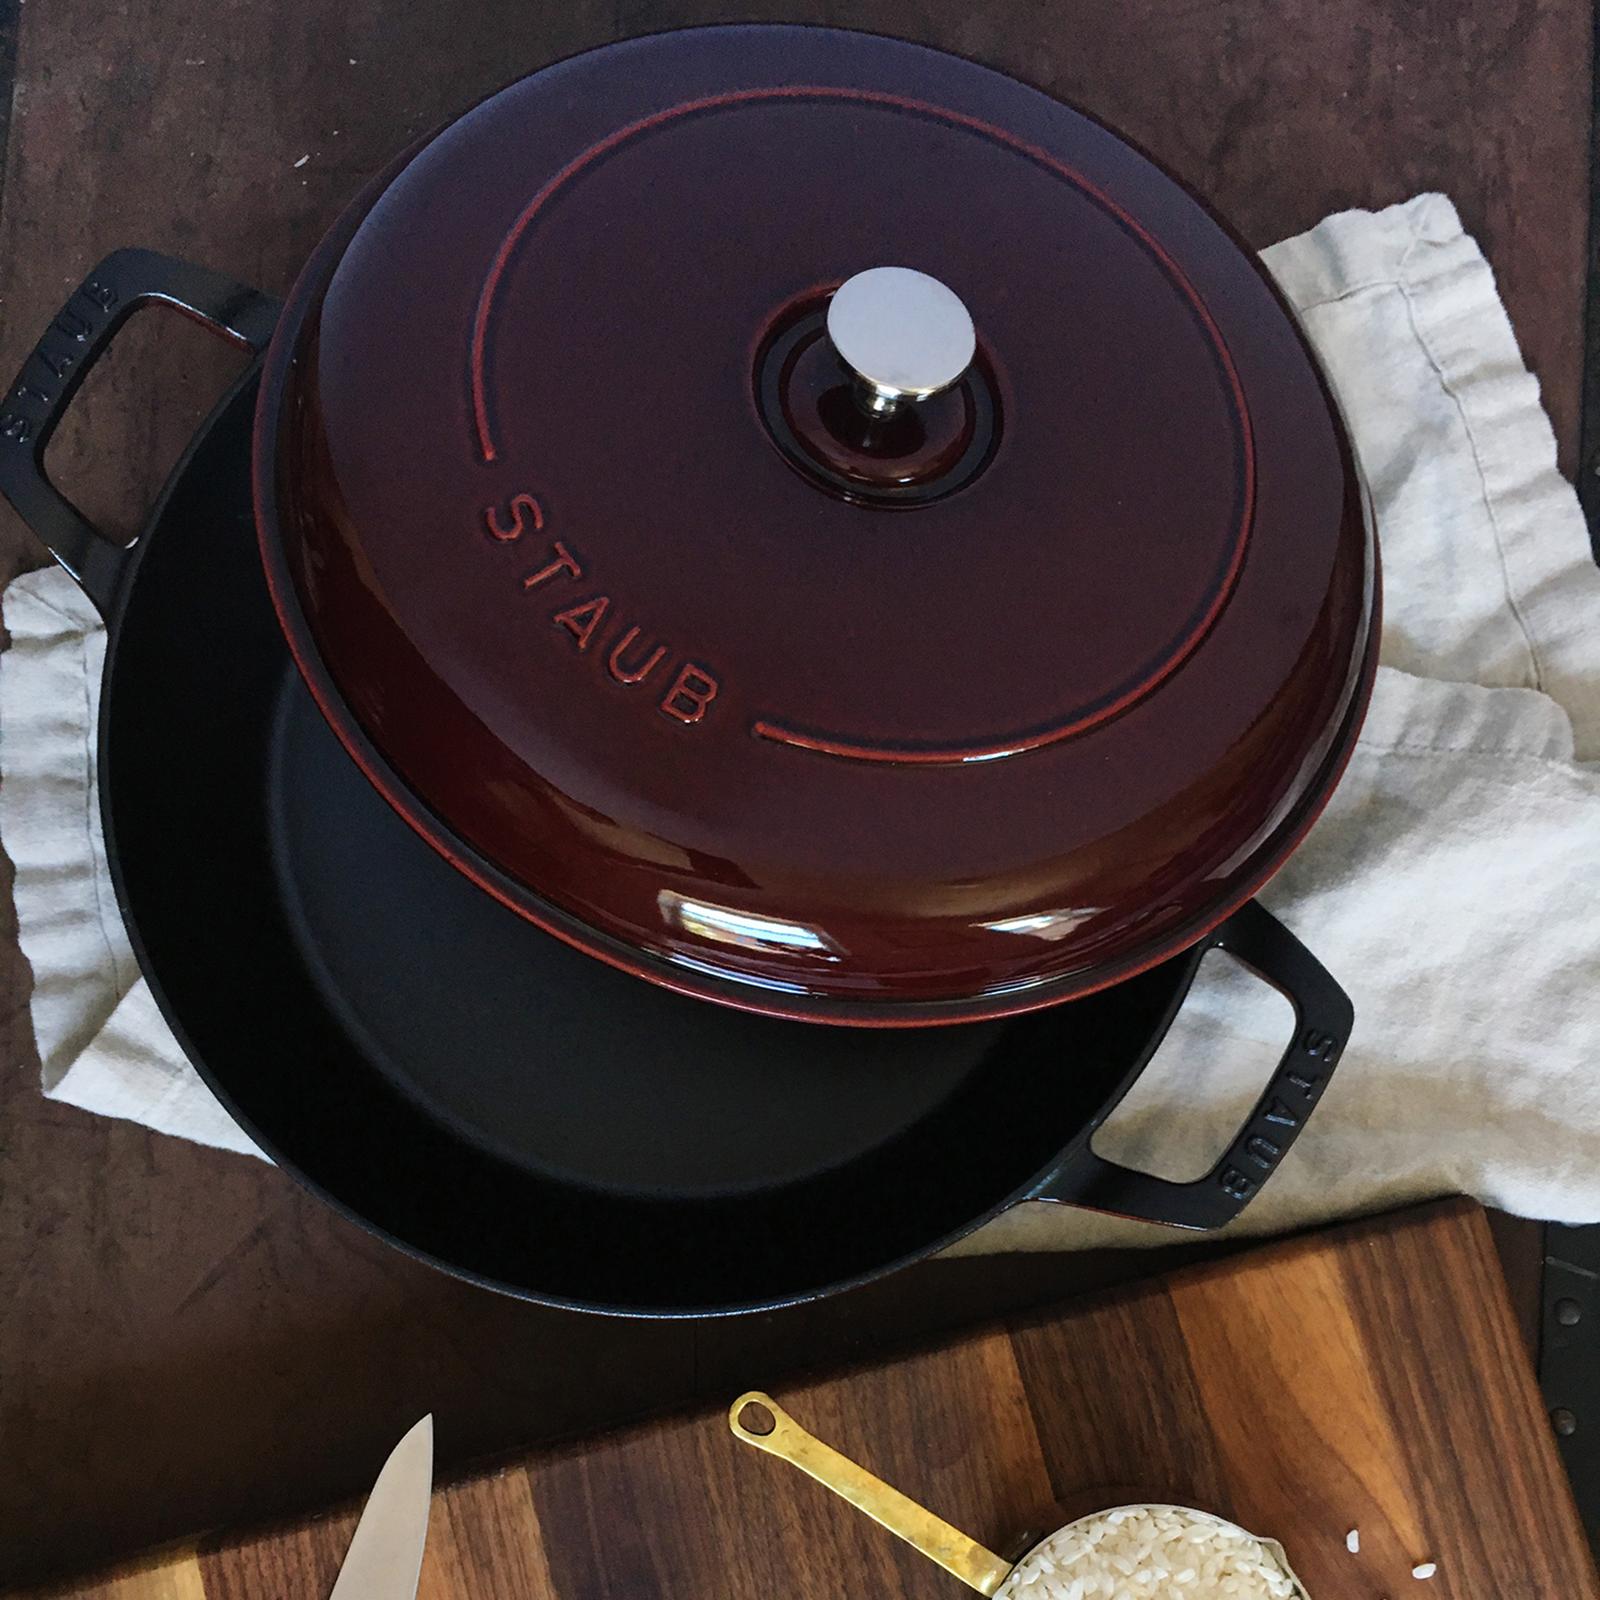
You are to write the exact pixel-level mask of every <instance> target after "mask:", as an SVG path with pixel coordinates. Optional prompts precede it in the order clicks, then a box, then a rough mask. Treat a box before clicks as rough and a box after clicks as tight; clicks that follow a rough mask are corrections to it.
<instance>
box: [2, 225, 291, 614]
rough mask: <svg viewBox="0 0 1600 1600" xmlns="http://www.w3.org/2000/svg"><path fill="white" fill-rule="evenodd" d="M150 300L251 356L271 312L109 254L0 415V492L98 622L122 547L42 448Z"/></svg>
mask: <svg viewBox="0 0 1600 1600" xmlns="http://www.w3.org/2000/svg"><path fill="white" fill-rule="evenodd" d="M150 301H161V302H164V303H165V304H167V305H170V306H172V307H174V308H175V309H176V310H178V311H182V312H184V313H186V314H187V315H188V316H191V317H193V318H194V319H195V320H196V321H198V322H202V323H204V324H205V325H206V326H207V327H208V328H211V329H213V330H215V331H216V332H217V333H220V334H222V335H223V336H224V337H225V338H228V339H231V340H233V341H234V343H236V344H241V345H244V346H245V347H246V348H247V349H249V350H251V351H253V352H255V353H256V354H258V355H259V354H260V353H261V351H263V350H264V349H266V347H267V341H268V340H269V339H270V338H271V337H272V329H273V324H274V323H275V322H276V321H277V319H278V311H279V305H278V302H277V301H276V300H274V299H272V297H271V296H270V295H264V294H262V293H261V292H260V291H259V290H256V289H250V288H247V287H246V286H245V285H244V284H241V283H235V282H234V281H233V279H232V278H225V277H223V276H222V274H221V273H217V272H211V271H209V270H208V269H207V268H205V267H197V266H194V265H192V264H191V263H189V262H187V261H179V260H176V259H175V258H174V257H172V256H164V255H159V254H158V253H157V252H156V251H154V250H116V251H113V252H112V254H110V255H108V256H107V257H106V258H105V260H104V261H102V262H101V263H100V265H99V266H97V267H96V268H95V269H94V271H93V272H91V273H90V274H89V276H88V277H86V278H85V279H84V280H83V282H82V283H80V284H79V285H78V287H77V288H76V289H74V290H73V291H72V293H71V294H70V295H69V296H68V297H67V303H66V304H65V305H64V306H62V308H61V310H60V312H59V313H58V315H57V316H56V318H55V320H54V321H53V322H52V323H51V324H50V326H49V327H48V328H46V329H45V331H44V335H43V337H42V338H41V339H40V340H39V342H38V344H36V345H35V346H34V348H33V350H32V351H31V352H30V353H29V355H28V358H27V359H26V360H25V361H24V362H23V363H22V370H21V371H20V372H19V373H18V374H17V379H16V382H15V383H14V384H12V386H11V391H10V393H9V394H8V395H7V396H6V400H5V409H4V411H0V494H3V495H4V496H5V497H6V499H7V500H9V501H10V502H11V504H12V505H13V506H14V507H16V509H17V511H18V513H19V514H20V515H21V516H22V518H23V520H24V521H25V522H26V523H27V524H28V526H29V527H30V528H31V529H32V530H33V531H34V533H35V534H37V535H38V537H39V538H40V539H41V540H42V541H43V542H44V544H45V546H46V547H47V548H48V549H49V551H50V554H51V555H53V556H54V557H55V558H56V560H57V561H59V562H60V563H61V565H62V566H63V567H65V568H66V569H67V571H68V572H70V573H71V574H72V576H73V577H74V578H76V579H77V581H78V583H79V585H80V586H81V587H82V588H83V590H84V592H85V593H86V594H87V595H88V596H89V598H90V599H91V600H92V601H94V603H95V605H96V607H97V608H98V609H99V611H100V614H101V615H102V616H105V615H107V614H108V613H109V611H110V608H111V604H112V601H113V600H114V599H115V596H116V592H117V585H118V583H119V582H120V580H121V575H122V572H123V569H124V568H125V566H126V564H127V561H128V555H129V551H130V549H131V546H123V545H118V544H116V543H114V542H112V541H111V540H109V539H107V538H106V537H105V536H104V535H103V534H101V533H100V532H99V531H98V530H97V529H96V528H95V526H94V525H93V524H92V523H91V522H90V521H89V520H88V518H87V517H85V516H84V515H83V513H82V512H81V511H79V510H78V508H77V507H76V506H75V505H73V504H72V502H71V501H70V500H68V499H67V497H66V496H65V495H64V494H62V493H61V491H60V490H59V489H57V488H56V486H55V485H54V484H53V483H51V481H50V479H49V476H48V475H47V474H46V472H45V468H44V452H45V447H46V446H47V445H48V444H49V443H50V436H51V434H53V433H54V432H55V430H56V427H57V425H58V424H59V423H60V421H61V418H62V417H63V416H64V415H65V414H66V409H67V407H68V406H69V405H70V404H71V403H72V397H73V395H74V394H76V393H77V390H78V385H79V384H80V383H82V382H83V380H84V378H85V377H86V376H87V374H88V372H89V369H90V368H91V367H92V366H93V365H94V363H95V361H96V360H97V359H98V358H99V356H100V355H101V354H103V353H104V351H105V349H106V347H107V346H108V345H109V344H110V343H111V340H112V338H113V337H114V336H115V334H116V332H117V330H118V329H119V328H120V327H121V326H122V324H123V323H124V322H126V321H127V319H128V317H129V316H130V315H131V314H132V313H133V312H134V311H136V310H137V309H138V308H139V307H140V306H141V305H144V304H146V303H148V302H150Z"/></svg>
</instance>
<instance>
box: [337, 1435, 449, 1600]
mask: <svg viewBox="0 0 1600 1600" xmlns="http://www.w3.org/2000/svg"><path fill="white" fill-rule="evenodd" d="M432 1498H433V1415H432V1413H431V1412H430V1413H429V1414H428V1415H427V1416H425V1417H424V1418H423V1419H422V1421H421V1422H419V1423H417V1425H416V1426H415V1427H414V1428H412V1430H411V1431H410V1432H409V1433H408V1434H407V1435H406V1436H405V1438H403V1439H402V1440H401V1441H400V1443H399V1444H397V1445H396V1446H395V1447H394V1449H393V1450H392V1451H390V1452H389V1459H388V1460H387V1461H385V1462H384V1464H383V1470H382V1471H381V1472H380V1473H379V1474H378V1481H377V1482H376V1483H375V1484H373V1486H372V1493H371V1494H369V1495H368V1496H367V1503H366V1505H365V1507H364V1508H363V1509H362V1512H361V1520H360V1521H359V1522H358V1523H357V1524H356V1531H355V1534H354V1536H353V1537H352V1538H351V1540H350V1548H349V1550H348V1551H347V1552H346V1553H345V1558H344V1565H343V1566H342V1567H340V1568H339V1576H338V1578H336V1579H335V1580H334V1585H333V1593H332V1594H331V1595H330V1596H329V1597H328V1600H416V1593H417V1580H418V1578H419V1577H420V1576H421V1574H422V1547H423V1545H424V1543H425V1542H426V1541H427V1537H428V1505H429V1502H430V1501H431V1500H432Z"/></svg>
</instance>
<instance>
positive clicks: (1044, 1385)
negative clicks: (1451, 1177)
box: [40, 1202, 1600, 1600]
mask: <svg viewBox="0 0 1600 1600" xmlns="http://www.w3.org/2000/svg"><path fill="white" fill-rule="evenodd" d="M529 1359H530V1360H537V1359H538V1352H537V1351H530V1352H529ZM748 1376H749V1382H750V1384H751V1386H752V1387H767V1388H770V1389H772V1391H773V1392H774V1393H775V1394H776V1396H777V1397H778V1398H779V1399H780V1400H781V1401H782V1402H783V1404H784V1405H785V1406H786V1407H787V1408H788V1409H789V1410H790V1411H791V1412H792V1413H793V1415H794V1416H795V1417H796V1419H797V1420H799V1421H800V1422H801V1423H802V1424H803V1425H805V1426H807V1427H809V1428H811V1429H812V1430H813V1431H814V1432H816V1433H818V1434H820V1435H821V1436H822V1437H823V1438H825V1439H827V1440H828V1441H829V1442H831V1443H833V1444H834V1445H836V1446H837V1447H839V1448H840V1449H842V1450H844V1451H845V1452H846V1453H847V1454H850V1455H853V1456H854V1457H856V1459H858V1460H859V1461H861V1462H863V1463H864V1464H865V1465H867V1466H868V1467H870V1468H871V1469H872V1470H873V1471H875V1472H878V1473H879V1474H881V1475H882V1476H884V1477H885V1478H887V1479H889V1480H890V1481H891V1482H893V1483H895V1484H897V1485H898V1486H899V1487H901V1488H902V1489H904V1490H906V1491H907V1492H908V1493H909V1494H911V1495H913V1496H915V1497H916V1498H917V1499H919V1500H921V1501H923V1502H924V1503H925V1504H927V1505H929V1506H930V1507H932V1508H934V1509H935V1510H937V1511H939V1512H940V1513H941V1514H942V1515H944V1516H946V1517H948V1518H949V1519H950V1520H951V1521H953V1522H955V1523H956V1524H957V1525H958V1526H960V1527H963V1528H965V1529H966V1530H967V1531H969V1532H970V1533H972V1534H974V1535H976V1536H977V1537H978V1538H979V1539H981V1540H983V1541H984V1542H986V1543H988V1544H990V1545H991V1547H993V1548H996V1549H1002V1550H1003V1549H1005V1548H1006V1546H1007V1545H1008V1543H1010V1542H1011V1541H1012V1539H1013V1538H1014V1536H1015V1535H1016V1534H1017V1533H1018V1531H1019V1530H1022V1529H1025V1528H1033V1527H1037V1526H1038V1525H1039V1521H1040V1516H1041V1512H1042V1511H1043V1510H1044V1508H1046V1507H1048V1506H1049V1505H1050V1504H1051V1503H1053V1502H1056V1501H1058V1500H1065V1501H1069V1502H1073V1501H1080V1500H1081V1499H1082V1498H1083V1496H1084V1495H1085V1494H1086V1493H1087V1494H1088V1495H1089V1496H1090V1498H1091V1499H1092V1498H1093V1495H1094V1492H1095V1490H1096V1489H1097V1488H1098V1487H1099V1486H1105V1485H1128V1486H1136V1487H1138V1488H1141V1489H1142V1490H1144V1491H1145V1493H1146V1495H1147V1496H1149V1497H1164V1498H1169V1499H1172V1500H1174V1501H1178V1502H1182V1503H1184V1504H1190V1505H1196V1506H1203V1507H1208V1508H1211V1509H1214V1510H1217V1511H1220V1512H1222V1513H1224V1514H1225V1515H1228V1516H1231V1517H1233V1518H1235V1519H1236V1520H1237V1521H1239V1522H1242V1523H1243V1524H1245V1525H1246V1526H1247V1527H1249V1528H1252V1529H1254V1530H1255V1531H1257V1532H1260V1533H1264V1534H1270V1535H1272V1536H1274V1537H1277V1538H1279V1539H1281V1540H1282V1541H1283V1543H1284V1544H1285V1545H1286V1546H1287V1547H1288V1551H1289V1555H1290V1559H1291V1560H1292V1561H1293V1563H1294V1565H1295V1567H1296V1569H1297V1571H1298V1572H1299V1575H1300V1577H1301V1579H1302V1581H1303V1582H1304V1583H1305V1584H1306V1586H1307V1588H1308V1590H1309V1591H1310V1593H1311V1595H1312V1596H1313V1597H1314V1600H1382V1597H1388V1600H1409V1597H1412V1596H1414V1597H1415V1600H1586V1597H1600V1583H1597V1580H1596V1574H1595V1568H1594V1564H1593V1561H1592V1559H1591V1557H1590V1554H1589V1548H1588V1545H1587V1542H1586V1541H1585V1538H1584V1534H1583V1530H1582V1528H1581V1527H1580V1525H1579V1522H1578V1518H1577V1514H1576V1512H1575V1511H1574V1509H1573V1504H1572V1497H1571V1494H1570V1491H1569V1489H1568V1486H1567V1483H1566V1479H1565V1477H1564V1476H1563V1473H1562V1469H1561V1465H1560V1462H1559V1460H1558V1459H1557V1455H1556V1451H1555V1447H1554V1443H1553V1441H1552V1439H1551V1436H1550V1429H1549V1424H1548V1422H1547V1420H1546V1418H1545V1415H1544V1410H1543V1407H1542V1405H1541V1403H1540V1399H1539V1394H1538V1390H1537V1388H1536V1387H1535V1384H1534V1379H1533V1373H1532V1371H1531V1370H1530V1367H1529V1364H1528V1360H1527V1357H1526V1355H1525V1354H1524V1351H1523V1348H1522V1345H1521V1344H1520V1342H1519V1339H1518V1336H1517V1330H1516V1327H1515V1325H1514V1321H1513V1317H1512V1313H1511V1308H1510V1305H1509V1303H1508V1301H1507V1299H1506V1294H1505V1288H1504V1284H1503V1283H1502V1281H1501V1277H1500V1268H1499V1264H1498V1262H1497V1260H1496V1258H1495V1254H1494V1250H1493V1247H1492V1245H1491V1242H1490V1237H1489V1230H1488V1226H1487V1223H1486V1222H1485V1220H1484V1217H1483V1213H1482V1212H1481V1211H1480V1210H1479V1209H1478V1208H1477V1207H1475V1206H1472V1205H1469V1204H1467V1203H1465V1202H1451V1203H1449V1204H1447V1205H1444V1206H1433V1207H1428V1208H1426V1209H1425V1210H1421V1211H1413V1212H1408V1213H1402V1214H1400V1215H1399V1216H1397V1217H1394V1218H1390V1219H1380V1220H1378V1221H1375V1222H1371V1223H1362V1224H1357V1225H1354V1226H1350V1227H1345V1228H1340V1229H1335V1230H1332V1231H1330V1232H1327V1233H1323V1234H1319V1235H1315V1236H1312V1237H1310V1238H1308V1239H1304V1240H1300V1241H1295V1242H1291V1243H1288V1244H1283V1245H1273V1246H1268V1247H1265V1248H1262V1249H1260V1250H1256V1251H1253V1252H1250V1253H1248V1254H1244V1255H1239V1256H1235V1257H1233V1258H1231V1259H1229V1260H1227V1261H1224V1262H1221V1263H1217V1264H1214V1265H1211V1266H1207V1267H1202V1268H1196V1269H1190V1270H1185V1271H1183V1272H1180V1273H1177V1274H1175V1275H1173V1276H1171V1277H1169V1278H1166V1279H1163V1280H1158V1281H1156V1282H1154V1283H1152V1284H1147V1285H1143V1286H1141V1287H1140V1288H1138V1289H1137V1290H1134V1291H1131V1292H1124V1293H1121V1294H1118V1295H1116V1296H1114V1297H1111V1298H1107V1299H1104V1300H1101V1301H1098V1302H1094V1303H1090V1304H1084V1305H1078V1306H1075V1307H1071V1308H1067V1309H1065V1310H1062V1311H1059V1312H1057V1313H1054V1314H1051V1315H1049V1316H1045V1317H1042V1318H1037V1319H1034V1320H1030V1321H1026V1322H1019V1323H1016V1324H1013V1325H1011V1326H1008V1327H1006V1328H1002V1329H998V1330H991V1331H987V1332H981V1333H976V1334H972V1335H968V1336H966V1337H964V1338H961V1339H959V1340H957V1341H955V1342H953V1343H949V1344H945V1345H942V1346H940V1347H939V1348H937V1349H932V1350H928V1351H925V1352H923V1353H920V1354H916V1355H913V1356H910V1357H908V1358H904V1359H901V1360H898V1361H895V1362H891V1363H885V1364H883V1365H881V1366H875V1367H869V1368H865V1369H862V1370H859V1371H856V1372H853V1373H849V1374H846V1375H844V1376H841V1377H833V1378H828V1379H823V1380H819V1381H805V1382H798V1383H791V1384H775V1383H772V1382H771V1381H770V1375H769V1374H764V1373H751V1374H749V1375H748ZM732 1398H733V1396H732V1395H731V1394H730V1395H729V1396H727V1399H728V1400H731V1399H732ZM443 1421H444V1422H446V1423H447V1421H448V1419H443ZM379 1465H380V1463H379V1462H377V1461H374V1462H373V1464H372V1466H373V1473H374V1475H376V1473H377V1469H378V1466H379ZM355 1515H356V1512H355V1509H354V1508H352V1509H350V1510H347V1511H344V1512H341V1513H339V1514H336V1515H332V1516H328V1517H325V1518H322V1519H319V1520H317V1521H315V1522H312V1523H309V1524H307V1525H304V1526H300V1527H292V1528H286V1529H280V1530H277V1531H272V1532H268V1533H264V1534H257V1535H255V1536H250V1537H242V1538H232V1537H229V1538H216V1539H208V1540H203V1541H201V1542H200V1543H199V1544H198V1545H196V1546H194V1547H190V1548H188V1549H185V1550H180V1551H175V1552H172V1553H170V1554H169V1555H168V1556H166V1557H165V1558H158V1559H157V1560H156V1561H154V1562H153V1563H151V1564H147V1565H146V1566H144V1567H142V1568H137V1569H125V1570H124V1571H123V1572H122V1573H120V1574H118V1575H114V1576H111V1577H108V1578H103V1579H101V1580H100V1581H98V1582H95V1583H90V1584H85V1585H80V1586H78V1587H77V1588H73V1589H69V1590H56V1591H51V1592H52V1593H56V1594H70V1595H73V1596H76V1597H83V1600H88V1597H91V1596H93V1597H96V1600H100V1597H104V1600H113V1597H114V1600H293V1597H299V1596H306V1597H318V1600H320V1597H323V1596H326V1595H327V1593H328V1591H329V1590H330V1588H331V1587H332V1585H333V1581H334V1577H335V1575H336V1573H337V1572H338V1569H339V1563H340V1561H341V1560H342V1559H343V1555H344V1550H345V1546H346V1545H347V1543H348V1541H349V1538H350V1533H351V1530H352V1528H353V1527H354V1524H355ZM1351 1528H1357V1529H1359V1530H1360V1534H1361V1551H1360V1554H1359V1555H1352V1554H1351V1553H1350V1552H1349V1551H1348V1550H1347V1549H1346V1546H1345V1535H1346V1533H1347V1531H1348V1530H1349V1529H1351ZM1422 1561H1434V1562H1437V1563H1438V1573H1437V1576H1436V1577H1434V1578H1433V1579H1432V1580H1431V1581H1428V1582H1419V1581H1417V1580H1415V1579H1413V1578H1412V1576H1411V1569H1412V1567H1413V1565H1415V1564H1417V1563H1419V1562H1422ZM40 1592H41V1593H42V1591H40ZM967 1592H968V1591H966V1590H964V1589H963V1588H962V1586H961V1585H960V1584H959V1583H958V1582H957V1581H956V1580H955V1579H954V1578H950V1577H948V1576H947V1575H946V1574H945V1573H943V1572H941V1571H939V1570H938V1569H937V1568H935V1567H933V1566H931V1565H929V1564H928V1563H927V1562H925V1561H923V1560H922V1558H920V1557H918V1556H916V1555H915V1554H913V1553H912V1552H911V1551H910V1550H908V1549H907V1548H906V1547H904V1546H902V1545H901V1544H900V1543H899V1542H898V1541H897V1540H895V1539H893V1538H892V1537H891V1536H890V1535H888V1534H887V1533H885V1532H883V1531H882V1530H881V1529H879V1528H878V1527H876V1526H875V1525H873V1524H872V1523H870V1522H868V1521H867V1520H866V1519H865V1518H864V1517H862V1516H861V1515H860V1514H859V1513H856V1512H853V1511H851V1510H850V1509H849V1508H848V1507H846V1506H845V1505H843V1504H842V1503H841V1502H839V1501H836V1500H835V1499H834V1498H833V1497H832V1496H831V1495H829V1494H827V1493H826V1492H825V1491H824V1490H823V1489H821V1488H820V1487H818V1486H817V1485H816V1484H814V1483H812V1482H811V1481H810V1480H809V1479H807V1478H804V1477H803V1476H801V1475H800V1474H799V1473H798V1472H796V1471H795V1470H794V1469H793V1468H791V1467H788V1466H785V1465H784V1464H783V1463H781V1462H778V1461H775V1460H772V1459H771V1458H769V1457H767V1456H764V1455H761V1454H759V1453H758V1452H756V1451H753V1450H751V1449H750V1448H749V1447H748V1446H745V1445H742V1444H740V1443H738V1442H737V1441H736V1440H735V1439H733V1437H732V1436H731V1435H730V1434H729V1432H728V1428H727V1423H726V1421H725V1417H724V1413H723V1411H722V1409H721V1408H720V1407H719V1408H718V1409H716V1410H714V1411H711V1412H708V1413H705V1414H702V1415H700V1416H696V1417H690V1418H686V1419H680V1420H675V1421H668V1422H660V1423H656V1424H653V1425H649V1426H645V1427H641V1428H638V1429H636V1430H634V1431H631V1432H628V1433H625V1434H619V1435H615V1436H612V1437H610V1438H606V1439H602V1440H594V1441H589V1442H586V1443H581V1444H575V1445H571V1446H568V1447H565V1448H562V1449H559V1450H555V1451H549V1452H545V1453H542V1454H540V1455H538V1456H535V1457H531V1458H530V1459H529V1460H528V1461H527V1462H526V1463H523V1464H520V1465H517V1466H514V1467H511V1468H509V1469H506V1470H503V1471H500V1472H498V1473H496V1474H493V1475H490V1476H485V1477H477V1478H471V1479H467V1480H464V1481H462V1482H459V1483H456V1484H454V1485H450V1486H446V1487H444V1488H441V1489H440V1490H439V1491H438V1492H437V1493H436V1494H435V1497H434V1504H433V1512H432V1519H431V1523H430V1527H429V1533H428V1547H427V1555H426V1558H425V1560H424V1563H423V1568H422V1582H421V1588H420V1591H419V1597H418V1600H469V1597H471V1600H477V1597H482V1600H491V1597H492V1600H580V1597H581V1600H591V1597H592V1600H599V1597H602V1596H604V1597H607V1600H623V1597H628V1600H632V1597H636V1596H637V1597H655V1596H659V1597H663V1600H679V1597H681V1600H691V1597H692V1600H707V1597H712V1596H715V1597H727V1600H777V1597H780V1596H781V1597H784V1600H824V1597H835V1596H837V1597H840V1600H844V1597H847V1596H859V1595H872V1596H874V1597H875V1600H876V1597H883V1600H890V1597H897V1596H906V1597H910V1596H919V1597H923V1600H941V1597H943V1600H961V1596H962V1595H963V1594H966V1593H967Z"/></svg>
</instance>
